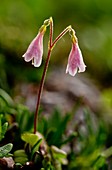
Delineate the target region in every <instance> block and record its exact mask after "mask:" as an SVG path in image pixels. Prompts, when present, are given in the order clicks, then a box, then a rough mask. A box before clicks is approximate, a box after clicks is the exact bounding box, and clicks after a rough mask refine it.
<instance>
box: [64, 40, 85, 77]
mask: <svg viewBox="0 0 112 170" xmlns="http://www.w3.org/2000/svg"><path fill="white" fill-rule="evenodd" d="M75 38H76V37H75ZM85 68H86V65H85V64H84V61H83V57H82V53H81V50H80V48H79V45H78V42H77V39H75V41H73V42H72V49H71V52H70V54H69V58H68V64H67V68H66V73H69V74H70V75H71V76H75V74H76V73H77V70H78V69H79V70H78V72H84V71H85Z"/></svg>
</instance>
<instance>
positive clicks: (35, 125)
mask: <svg viewBox="0 0 112 170" xmlns="http://www.w3.org/2000/svg"><path fill="white" fill-rule="evenodd" d="M50 55H51V50H50V49H49V51H48V55H47V59H46V63H45V67H44V71H43V75H42V79H41V82H40V87H39V91H38V99H37V105H36V111H35V116H34V134H35V133H36V130H37V120H38V119H37V118H38V112H39V106H40V99H41V94H42V91H43V86H44V81H45V77H46V73H47V68H48V65H49V60H50Z"/></svg>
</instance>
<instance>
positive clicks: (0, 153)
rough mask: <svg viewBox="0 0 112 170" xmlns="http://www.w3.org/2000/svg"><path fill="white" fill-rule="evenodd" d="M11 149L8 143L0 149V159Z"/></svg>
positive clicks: (10, 144)
mask: <svg viewBox="0 0 112 170" xmlns="http://www.w3.org/2000/svg"><path fill="white" fill-rule="evenodd" d="M12 147H13V144H12V143H8V144H7V145H4V146H2V147H0V158H2V157H4V156H7V154H8V153H9V152H10V151H11V150H12Z"/></svg>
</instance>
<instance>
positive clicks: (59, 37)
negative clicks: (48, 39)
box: [51, 25, 71, 48]
mask: <svg viewBox="0 0 112 170" xmlns="http://www.w3.org/2000/svg"><path fill="white" fill-rule="evenodd" d="M70 29H71V25H70V26H68V27H66V28H65V29H64V30H63V31H62V32H61V33H60V34H59V35H58V37H57V38H56V39H55V40H54V42H53V43H52V46H51V47H52V48H53V46H54V45H55V44H56V43H57V42H58V41H59V40H60V39H61V38H62V37H63V36H64V35H65V34H66V33H67V32H68V31H69V30H70Z"/></svg>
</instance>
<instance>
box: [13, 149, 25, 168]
mask: <svg viewBox="0 0 112 170" xmlns="http://www.w3.org/2000/svg"><path fill="white" fill-rule="evenodd" d="M14 161H15V162H16V163H20V164H22V165H23V164H24V163H26V162H27V161H28V156H27V154H26V153H25V150H23V149H20V150H16V151H15V152H14Z"/></svg>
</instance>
